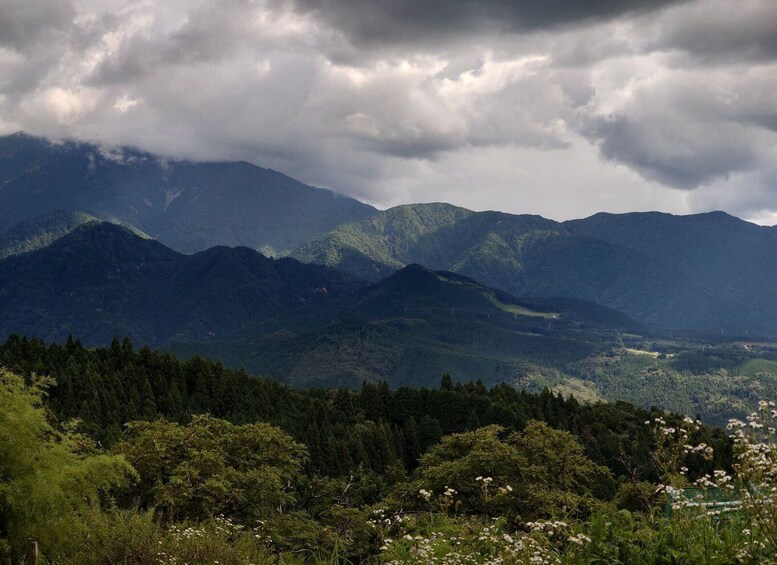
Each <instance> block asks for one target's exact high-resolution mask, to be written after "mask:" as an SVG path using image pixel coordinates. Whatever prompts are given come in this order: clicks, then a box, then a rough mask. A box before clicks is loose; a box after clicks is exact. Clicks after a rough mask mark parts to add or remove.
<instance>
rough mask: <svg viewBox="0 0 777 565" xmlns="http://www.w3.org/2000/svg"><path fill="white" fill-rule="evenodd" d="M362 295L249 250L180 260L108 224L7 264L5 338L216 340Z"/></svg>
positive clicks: (345, 278) (3, 275) (319, 273)
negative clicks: (297, 310)
mask: <svg viewBox="0 0 777 565" xmlns="http://www.w3.org/2000/svg"><path fill="white" fill-rule="evenodd" d="M360 286H362V283H361V282H359V281H357V280H356V279H354V278H353V277H351V276H349V275H343V274H340V273H338V272H336V271H334V270H332V269H330V268H327V267H320V266H316V265H305V264H302V263H299V262H297V261H295V260H293V259H280V260H273V259H269V258H267V257H264V256H262V255H261V254H259V253H257V252H256V251H253V250H251V249H248V248H245V247H242V248H227V247H215V248H212V249H209V250H207V251H203V252H201V253H196V254H194V255H183V254H181V253H178V252H176V251H173V250H172V249H170V248H168V247H165V246H164V245H162V244H161V243H159V242H157V241H154V240H150V239H144V238H142V237H139V236H138V235H136V234H134V233H132V232H131V231H129V230H128V229H126V228H123V227H121V226H116V225H113V224H109V223H96V222H92V223H88V224H86V225H84V226H81V227H80V228H78V229H76V230H75V231H73V232H72V233H70V234H69V235H66V236H65V237H63V238H61V239H59V240H57V241H55V242H54V243H52V244H51V245H49V246H47V247H45V248H42V249H40V250H37V251H32V252H29V253H25V254H23V255H18V256H13V257H8V258H6V259H4V260H2V261H0V333H2V334H4V335H8V334H9V333H12V332H24V333H26V334H29V335H36V336H39V337H42V338H46V339H58V340H60V341H62V340H64V339H65V338H66V337H67V335H68V333H74V334H78V335H80V336H82V339H83V340H84V342H85V343H88V344H104V343H108V342H109V341H110V340H111V338H112V337H113V336H117V335H118V336H130V337H131V338H133V339H135V340H136V341H137V342H138V343H147V344H161V343H164V342H166V341H167V340H168V339H170V338H171V337H172V336H179V337H186V338H188V339H209V338H212V337H214V336H218V335H220V334H222V333H224V332H226V331H231V330H234V329H236V328H239V327H241V326H242V325H245V324H248V323H249V322H255V321H257V320H259V319H263V318H265V317H269V316H275V315H278V314H279V313H283V312H287V311H289V310H292V309H294V308H299V307H301V306H304V305H306V304H311V303H318V302H326V301H328V300H332V299H334V298H336V297H338V296H341V295H342V294H344V293H346V292H350V291H352V290H354V289H356V288H359V287H360Z"/></svg>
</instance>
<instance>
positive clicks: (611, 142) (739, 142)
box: [590, 116, 757, 189]
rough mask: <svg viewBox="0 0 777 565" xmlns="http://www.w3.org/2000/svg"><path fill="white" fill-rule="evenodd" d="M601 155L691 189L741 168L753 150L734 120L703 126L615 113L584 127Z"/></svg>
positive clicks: (752, 157)
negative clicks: (592, 127)
mask: <svg viewBox="0 0 777 565" xmlns="http://www.w3.org/2000/svg"><path fill="white" fill-rule="evenodd" d="M590 133H591V135H592V137H593V138H594V139H599V140H600V149H601V152H602V155H603V156H604V157H606V158H607V159H612V160H614V161H618V162H621V163H625V164H627V165H629V166H630V167H632V168H634V169H636V170H638V171H639V172H640V173H641V174H643V175H644V176H645V177H647V178H649V179H652V180H656V181H658V182H660V183H662V184H665V185H668V186H672V187H675V188H683V189H694V188H697V187H698V186H700V185H702V184H705V183H707V182H709V181H712V180H714V179H716V178H718V177H725V176H727V175H729V174H731V173H733V172H736V171H743V170H747V169H748V168H750V167H751V166H753V164H755V163H756V161H757V159H756V152H755V151H753V148H752V147H751V146H750V144H749V139H748V137H749V135H748V132H747V131H746V130H744V131H743V128H741V127H738V126H736V125H733V126H732V125H730V124H729V125H726V126H724V127H716V126H715V125H713V126H712V127H710V125H709V124H708V125H707V126H705V127H702V126H699V125H696V124H688V123H686V124H682V126H681V127H677V125H676V124H673V125H669V123H668V122H664V123H662V122H660V121H649V122H648V123H644V122H641V123H640V122H635V121H632V120H630V119H629V118H628V117H625V116H619V117H611V118H605V119H599V120H597V121H596V126H595V130H594V131H592V132H590Z"/></svg>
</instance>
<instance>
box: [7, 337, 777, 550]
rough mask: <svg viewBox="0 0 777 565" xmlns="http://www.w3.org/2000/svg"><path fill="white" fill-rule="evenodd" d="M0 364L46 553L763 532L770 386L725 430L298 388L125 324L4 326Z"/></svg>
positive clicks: (26, 534) (725, 541)
mask: <svg viewBox="0 0 777 565" xmlns="http://www.w3.org/2000/svg"><path fill="white" fill-rule="evenodd" d="M0 366H3V367H5V369H3V372H2V375H1V376H0V405H1V406H2V408H3V409H2V411H1V412H0V440H1V441H0V446H2V450H3V457H2V458H0V539H2V542H0V543H2V546H0V550H1V551H2V552H3V553H4V554H6V555H13V556H15V557H20V556H21V554H22V553H23V552H24V548H25V543H26V540H27V539H28V538H34V539H36V540H37V541H38V543H39V547H40V549H41V552H42V555H43V556H45V559H47V560H50V561H51V562H52V563H100V564H107V563H213V562H218V563H235V564H238V563H362V562H364V563H386V562H398V563H403V562H416V563H435V562H436V563H534V562H537V563H540V562H542V563H546V562H547V563H554V562H558V563H590V562H596V561H601V562H632V563H660V562H667V563H669V562H680V563H682V562H685V563H697V562H719V563H729V562H734V561H737V560H738V561H740V562H763V560H764V559H767V558H768V557H769V556H770V555H772V554H773V551H774V549H775V547H774V546H773V545H772V543H771V542H770V540H771V538H770V534H769V532H771V529H770V528H772V527H773V525H774V524H775V518H777V516H775V515H774V514H773V512H772V509H771V508H772V507H771V505H769V504H768V501H767V498H766V496H765V495H766V494H767V493H768V492H770V491H769V490H768V489H769V488H771V487H770V485H771V484H772V483H771V481H773V480H774V478H773V477H774V475H773V474H771V467H770V466H769V465H770V461H771V453H772V452H771V451H768V446H771V445H772V444H771V443H769V441H770V438H771V435H772V434H773V433H774V431H773V429H772V428H771V427H770V426H769V422H770V420H771V418H773V417H774V415H775V414H777V412H775V410H774V408H773V407H772V406H771V405H769V404H768V403H765V402H764V403H762V405H761V406H760V408H759V410H758V411H757V413H755V414H753V416H752V417H751V420H750V421H749V423H747V424H745V423H732V424H731V427H732V429H733V430H734V432H735V437H733V438H732V437H729V433H730V432H724V431H722V430H720V429H718V428H712V427H709V426H706V425H704V424H702V423H701V422H699V421H695V420H693V419H691V418H688V417H687V416H686V417H681V416H679V415H672V414H666V413H663V412H661V411H659V410H657V409H652V410H646V409H642V408H638V407H635V406H633V405H631V404H627V403H623V402H613V403H587V404H584V403H580V402H578V401H577V400H575V399H574V398H573V397H570V398H564V397H562V396H561V395H557V394H554V393H552V392H550V391H548V390H545V391H543V392H541V393H528V392H525V391H519V390H516V389H515V388H513V387H510V386H507V385H497V386H495V387H492V388H487V387H486V386H484V385H483V384H482V383H480V382H469V383H454V382H453V381H452V379H451V378H450V376H448V375H441V379H440V383H439V386H438V387H435V388H430V389H411V388H398V389H390V388H389V387H388V386H387V385H386V384H384V383H368V382H365V383H364V384H363V386H362V387H361V389H359V390H346V389H320V390H295V389H291V388H288V387H286V386H284V385H281V384H279V383H277V382H275V381H271V380H266V379H256V378H253V377H250V376H249V375H248V374H246V373H245V372H244V371H242V370H233V369H228V368H225V367H224V366H222V365H221V364H220V363H216V362H212V361H209V360H207V359H203V358H199V357H194V358H192V359H189V360H185V361H183V360H179V359H177V358H176V357H174V356H172V355H170V354H168V353H160V352H156V351H152V350H150V349H148V348H145V347H144V348H140V349H136V348H134V347H133V345H132V343H131V342H130V340H129V339H124V340H123V341H121V340H118V339H114V340H113V342H112V343H111V345H110V346H108V347H105V348H96V349H86V348H84V347H83V346H82V345H81V344H80V342H79V341H78V340H77V339H74V338H72V337H71V338H69V339H68V340H67V342H66V343H65V344H62V345H57V344H47V343H44V342H41V341H39V340H35V339H28V338H25V337H21V336H12V337H10V338H9V339H8V340H7V341H6V342H5V343H4V344H3V345H2V347H0ZM750 432H753V433H754V434H756V435H758V434H762V435H763V432H765V434H766V437H761V438H760V440H759V441H756V437H755V436H751V435H750ZM764 446H767V447H764ZM688 487H693V488H688ZM767 487H768V488H767ZM748 493H749V494H748ZM727 501H729V502H730V501H734V502H733V504H728V505H726V504H723V503H725V502H727Z"/></svg>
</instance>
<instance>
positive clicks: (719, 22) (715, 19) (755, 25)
mask: <svg viewBox="0 0 777 565" xmlns="http://www.w3.org/2000/svg"><path fill="white" fill-rule="evenodd" d="M646 27H647V29H646V34H647V36H648V37H650V36H652V40H648V41H647V42H646V48H648V49H657V50H666V49H676V50H679V51H682V52H685V53H687V54H688V55H689V56H690V57H691V58H692V59H693V60H696V61H699V62H704V63H707V64H714V63H717V64H726V63H728V64H735V63H737V62H749V63H763V62H768V61H773V60H774V59H775V58H776V57H777V2H771V1H752V0H740V1H737V2H728V1H726V2H723V1H720V0H713V1H710V2H704V3H699V2H697V3H692V4H687V5H684V6H680V7H678V8H677V9H675V10H672V11H671V12H669V13H666V14H663V15H662V16H661V17H659V18H657V19H656V20H655V21H654V22H651V23H648V24H647V26H646Z"/></svg>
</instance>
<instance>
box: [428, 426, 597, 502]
mask: <svg viewBox="0 0 777 565" xmlns="http://www.w3.org/2000/svg"><path fill="white" fill-rule="evenodd" d="M500 436H504V437H500ZM418 475H419V477H420V479H421V480H422V482H423V485H424V487H425V490H426V489H428V491H431V492H443V493H444V492H445V490H446V489H448V488H452V489H453V490H455V491H456V492H457V493H458V496H457V500H458V501H459V502H462V503H463V506H462V507H461V508H460V509H461V510H464V511H468V512H473V513H476V514H482V513H491V514H496V515H502V516H511V517H512V516H516V515H517V516H522V517H524V518H530V517H531V518H536V517H543V516H550V515H553V514H554V513H555V512H558V510H559V509H561V508H563V509H564V512H566V513H572V512H575V511H576V510H577V509H578V508H579V506H580V505H581V503H583V501H584V500H585V499H586V498H587V499H589V500H590V499H592V498H593V491H594V489H597V488H598V489H599V490H600V491H601V490H607V486H608V485H609V484H610V483H611V482H612V478H611V475H610V472H609V470H608V469H607V468H606V467H602V466H600V465H597V464H596V463H594V462H593V461H591V460H590V459H589V458H588V457H586V456H585V455H584V453H583V447H582V446H581V445H580V443H579V442H578V441H577V440H576V438H575V437H574V436H573V435H572V434H570V433H569V432H565V431H562V430H554V429H553V428H551V427H549V426H548V425H547V424H544V423H542V422H537V421H530V422H529V423H528V424H527V425H526V428H525V429H524V430H523V431H522V432H513V433H511V434H509V435H506V434H505V433H504V430H503V429H502V428H500V427H499V426H488V427H485V428H480V429H478V430H475V431H473V432H465V433H462V434H453V435H450V436H447V437H445V438H443V439H442V441H441V442H440V443H439V444H438V445H436V446H434V447H432V448H431V449H430V450H429V451H428V452H427V453H426V454H425V455H424V456H423V457H422V458H421V465H420V467H419V468H418Z"/></svg>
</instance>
